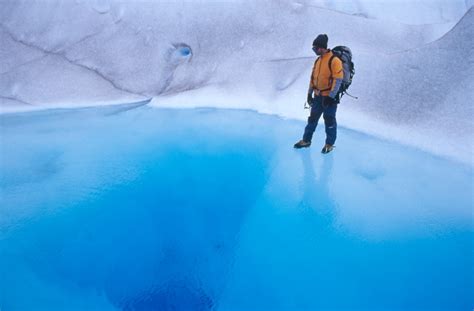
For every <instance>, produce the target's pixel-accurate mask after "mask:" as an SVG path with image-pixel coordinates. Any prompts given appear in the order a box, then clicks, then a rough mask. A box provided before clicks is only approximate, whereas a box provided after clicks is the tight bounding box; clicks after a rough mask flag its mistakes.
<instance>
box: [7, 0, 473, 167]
mask: <svg viewBox="0 0 474 311" xmlns="http://www.w3.org/2000/svg"><path fill="white" fill-rule="evenodd" d="M341 3H345V2H336V4H334V3H332V4H331V3H330V2H327V3H326V2H324V1H254V2H252V1H219V2H217V1H180V2H173V3H171V2H161V1H156V2H154V1H140V2H121V1H107V0H101V1H80V0H77V1H72V0H66V1H59V0H51V1H33V0H29V1H28V0H27V1H6V0H3V1H1V2H0V5H1V10H0V18H1V19H0V20H1V22H0V40H1V41H2V44H1V45H0V56H1V57H0V108H1V110H2V111H12V110H14V111H16V110H19V109H32V108H33V109H34V108H37V107H47V106H67V107H69V106H73V105H91V104H100V103H123V102H129V101H135V100H142V99H145V98H150V97H155V98H154V100H153V103H154V104H155V105H159V106H165V105H166V106H173V107H185V106H202V105H204V106H219V107H235V108H250V109H256V110H258V111H261V112H266V113H275V114H280V115H283V116H287V117H292V118H299V119H304V118H306V115H307V111H304V110H303V109H301V107H302V103H303V101H304V98H305V95H304V94H305V92H306V88H307V84H308V76H309V72H310V69H311V65H312V62H313V61H314V55H312V51H311V50H310V46H311V42H312V40H313V39H314V37H315V36H316V35H317V34H318V33H328V34H329V37H330V42H329V45H330V46H334V45H338V44H344V45H348V46H350V47H351V48H352V49H353V52H354V61H355V63H356V72H357V73H356V78H355V81H354V84H353V86H352V87H351V91H352V93H354V94H355V95H357V96H359V100H358V101H353V100H351V99H349V98H346V99H345V100H344V106H341V109H340V112H339V116H340V123H341V124H342V125H345V126H348V127H352V128H357V129H360V130H364V131H367V132H370V133H374V134H377V135H380V136H383V137H389V138H394V139H397V140H400V141H403V142H407V143H410V144H413V145H418V146H422V147H423V148H424V149H427V150H430V151H434V152H436V153H441V154H447V155H449V156H451V157H455V158H458V159H461V160H463V161H470V158H471V156H470V155H471V152H470V150H471V149H472V144H471V143H470V142H469V140H467V138H472V126H471V124H470V122H468V121H466V120H468V119H469V118H470V117H472V110H471V108H470V104H469V100H466V99H469V98H472V95H471V94H472V93H469V91H470V90H472V89H473V83H472V82H471V81H470V79H468V75H469V72H472V69H473V62H472V61H471V60H470V57H471V56H470V55H469V53H465V52H463V53H460V52H462V51H466V50H465V49H466V48H469V47H470V46H472V42H473V39H472V38H473V36H472V13H471V12H469V13H468V14H467V16H466V17H465V18H464V19H463V20H462V21H461V22H460V24H459V25H458V26H457V27H456V28H454V29H453V30H452V31H451V32H450V33H449V34H448V35H445V36H444V37H442V36H443V34H445V33H446V32H448V31H449V30H450V29H451V27H452V26H454V24H455V21H456V18H457V16H458V15H460V14H461V13H462V12H465V11H467V10H468V8H470V7H471V5H472V4H471V3H469V1H468V2H465V1H444V2H442V1H440V2H439V5H433V3H431V4H430V5H428V6H427V5H426V3H427V2H426V1H421V0H420V1H415V2H410V6H409V8H410V15H411V16H412V15H413V14H418V16H419V17H420V19H419V20H420V21H421V20H426V21H429V22H433V23H437V24H431V25H407V24H404V23H400V22H397V21H394V20H397V19H398V20H399V18H398V17H399V16H402V15H403V14H401V15H400V14H399V13H400V12H399V10H398V9H396V8H397V7H398V8H399V7H400V3H401V2H400V1H388V2H385V4H386V6H385V7H384V8H385V10H384V9H383V8H381V7H380V4H379V3H377V4H374V1H359V2H354V5H356V4H357V5H356V7H355V8H354V7H351V6H346V5H344V6H343V5H342V4H341ZM402 6H403V5H402ZM405 7H406V5H405ZM328 8H329V9H328ZM336 10H337V11H336ZM341 10H346V12H343V11H341ZM386 12H394V13H393V14H392V16H389V15H387V14H388V13H386ZM440 12H441V13H440ZM443 12H445V13H446V14H445V13H443ZM460 12H461V13H460ZM448 13H449V14H448ZM397 14H398V15H397ZM405 15H406V14H405ZM405 15H404V16H405ZM376 17H380V18H379V19H376ZM413 20H414V19H410V20H406V21H405V22H407V21H408V22H413ZM441 22H447V23H441ZM440 23H441V24H440ZM440 37H441V38H440ZM437 39H438V41H437V42H436V43H431V44H430V45H427V44H429V43H430V42H432V41H433V40H437ZM461 43H462V44H461ZM460 54H461V55H465V57H464V59H465V61H460V62H456V61H453V60H455V59H457V58H459V57H460V56H459V55H460ZM448 64H449V66H448ZM452 64H454V65H452ZM443 68H446V70H445V69H443ZM459 90H462V91H459ZM466 92H467V94H466ZM471 92H472V91H471ZM469 96H470V97H469ZM452 107H454V108H452ZM466 126H467V127H466ZM433 135H436V136H435V137H436V142H437V144H436V146H433V145H432V144H430V143H424V142H427V141H428V142H431V141H433V139H431V138H433ZM454 137H457V138H461V139H463V141H462V143H460V141H459V140H456V141H453V138H454ZM408 138H409V139H408ZM470 140H472V139H470ZM459 146H461V147H460V148H461V149H462V150H461V151H460V150H459V149H458V148H459ZM466 154H467V155H466Z"/></svg>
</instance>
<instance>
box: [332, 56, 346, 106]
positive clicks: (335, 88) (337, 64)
mask: <svg viewBox="0 0 474 311" xmlns="http://www.w3.org/2000/svg"><path fill="white" fill-rule="evenodd" d="M331 71H332V78H333V82H332V88H331V91H330V92H329V96H330V97H332V98H335V97H336V95H337V92H339V88H340V87H341V84H342V79H343V78H344V71H343V68H342V62H341V60H340V59H339V58H337V57H334V59H333V61H332V63H331Z"/></svg>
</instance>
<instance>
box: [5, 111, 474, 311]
mask: <svg viewBox="0 0 474 311" xmlns="http://www.w3.org/2000/svg"><path fill="white" fill-rule="evenodd" d="M0 121H1V145H0V146H1V161H0V169H1V175H0V177H1V180H0V186H1V197H0V254H1V256H0V275H1V283H0V287H1V288H0V295H1V297H0V298H1V299H0V308H1V309H2V310H33V309H34V310H301V309H312V310H315V309H325V310H327V309H333V310H367V309H378V310H382V309H390V310H406V309H414V310H426V309H430V310H446V309H449V310H469V309H470V308H472V307H473V305H474V300H473V298H472V297H474V295H473V294H474V292H473V279H474V272H473V266H474V265H473V262H474V261H473V236H474V234H473V232H474V231H473V216H472V209H473V171H472V167H469V166H464V165H462V164H457V163H454V162H450V161H448V160H445V159H443V158H438V157H435V156H432V155H430V154H427V153H424V152H421V151H418V150H416V149H412V148H407V147H404V146H401V145H398V144H395V143H391V142H386V141H381V140H379V139H376V138H374V137H371V136H366V135H364V134H361V133H357V132H353V131H350V130H347V129H340V131H339V137H338V141H337V148H336V150H335V152H333V153H331V154H328V155H321V154H320V153H319V151H320V148H321V146H322V145H323V136H324V131H323V127H321V126H320V127H318V129H317V132H316V135H315V140H314V142H313V147H312V148H310V149H306V150H294V149H293V148H292V145H293V143H294V142H295V141H296V140H297V139H299V138H300V136H301V134H302V131H303V127H304V123H302V122H299V121H288V120H283V119H280V118H277V117H273V116H266V115H260V114H257V113H254V112H251V111H239V110H218V109H190V110H164V109H153V108H149V107H140V108H137V109H133V110H127V107H126V106H124V107H101V108H88V109H76V110H50V111H43V112H34V113H25V114H12V115H3V116H0Z"/></svg>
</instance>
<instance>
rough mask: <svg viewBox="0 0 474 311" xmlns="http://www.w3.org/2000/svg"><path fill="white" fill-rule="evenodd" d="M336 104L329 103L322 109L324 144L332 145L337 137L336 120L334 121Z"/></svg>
mask: <svg viewBox="0 0 474 311" xmlns="http://www.w3.org/2000/svg"><path fill="white" fill-rule="evenodd" d="M336 111H337V105H336V104H334V105H330V106H328V107H326V108H325V109H324V114H323V118H324V125H325V128H326V144H328V145H331V146H332V145H334V143H335V142H336V137H337V122H336Z"/></svg>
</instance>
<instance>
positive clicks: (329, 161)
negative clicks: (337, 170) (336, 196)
mask: <svg viewBox="0 0 474 311" xmlns="http://www.w3.org/2000/svg"><path fill="white" fill-rule="evenodd" d="M300 156H301V161H302V164H303V172H304V175H303V183H302V185H303V197H302V200H301V203H300V206H303V207H308V208H309V209H310V210H313V211H318V212H320V213H323V214H327V213H330V214H331V215H332V213H333V212H334V209H333V207H334V202H333V200H332V198H331V196H330V194H329V175H330V174H331V172H332V165H333V158H332V157H327V158H324V159H323V162H322V165H321V169H320V171H319V174H318V175H319V178H318V180H316V172H315V170H314V165H313V160H312V159H311V153H310V152H302V153H301V154H300ZM318 181H319V182H318ZM319 216H321V215H319ZM331 218H332V217H331Z"/></svg>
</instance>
